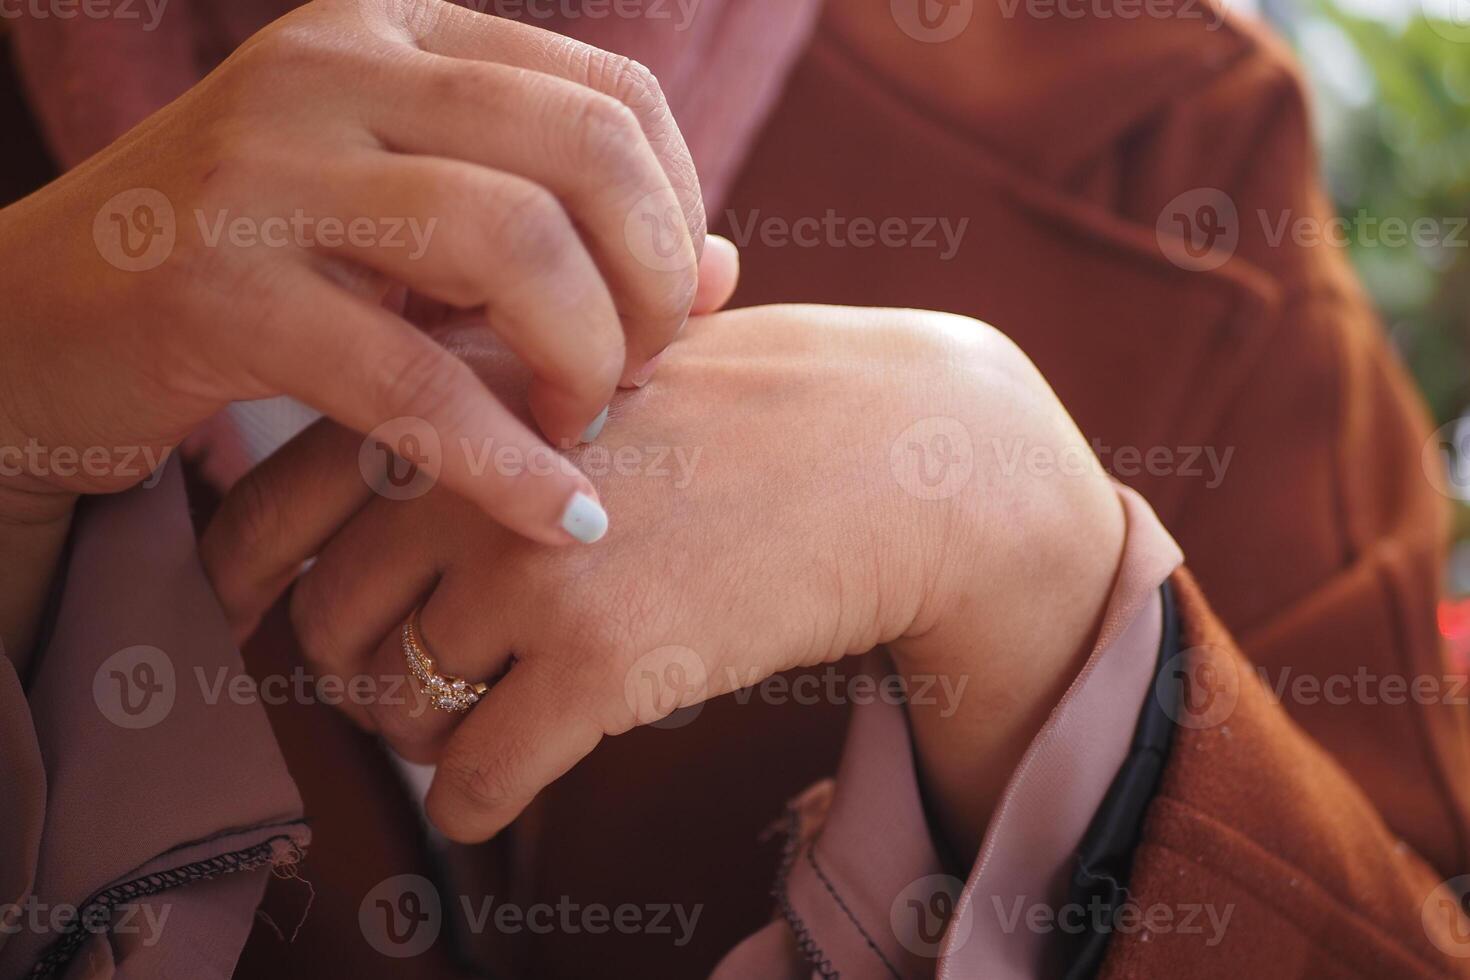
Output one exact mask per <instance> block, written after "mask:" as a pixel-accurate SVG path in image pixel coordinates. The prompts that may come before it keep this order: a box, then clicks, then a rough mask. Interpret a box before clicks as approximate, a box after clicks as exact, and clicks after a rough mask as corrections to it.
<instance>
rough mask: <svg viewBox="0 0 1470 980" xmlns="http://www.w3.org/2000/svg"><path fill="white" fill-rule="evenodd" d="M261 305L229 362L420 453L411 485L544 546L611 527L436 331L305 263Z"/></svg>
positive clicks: (280, 279)
mask: <svg viewBox="0 0 1470 980" xmlns="http://www.w3.org/2000/svg"><path fill="white" fill-rule="evenodd" d="M260 302H261V305H262V313H263V316H262V322H263V323H265V324H268V327H267V328H266V329H267V331H268V332H267V334H266V335H265V336H264V337H257V338H256V340H255V342H254V343H249V344H246V345H243V346H242V347H239V348H235V349H232V350H230V351H226V352H224V356H225V358H226V359H228V360H230V361H231V362H235V361H237V360H238V363H231V364H230V365H228V367H229V368H230V369H234V370H237V371H238V370H239V369H241V368H242V367H243V368H244V369H245V370H247V371H250V372H252V373H253V374H254V375H255V376H256V377H257V378H259V379H261V380H262V381H263V382H265V383H266V384H267V385H268V386H270V387H272V388H274V389H275V390H276V391H279V392H281V393H284V394H289V395H292V396H294V397H296V398H297V399H299V400H301V401H303V402H305V403H306V404H308V405H311V406H312V407H313V408H316V409H317V410H318V411H320V412H322V413H323V414H325V415H328V416H330V417H332V418H334V419H336V420H337V421H338V422H340V423H342V424H343V425H346V426H348V427H349V428H352V429H355V430H357V431H359V432H365V433H373V434H374V435H379V436H380V438H379V439H378V440H377V444H378V445H380V446H383V447H386V448H396V449H397V450H399V451H400V454H401V455H404V456H411V457H413V458H412V459H411V460H410V462H412V463H414V464H415V466H416V469H415V470H414V471H413V472H414V474H415V475H414V477H413V479H412V480H410V481H409V483H408V484H406V486H407V487H409V488H410V489H411V488H412V487H413V486H414V480H424V481H426V482H428V483H430V484H432V483H435V482H442V483H443V484H444V485H445V486H446V487H447V488H448V489H450V490H452V491H454V492H455V493H458V494H459V495H461V496H463V497H464V498H466V499H467V500H470V501H472V502H473V503H475V504H476V505H477V506H479V507H480V509H481V510H483V511H484V512H485V513H486V514H488V515H490V516H491V517H492V518H494V519H495V520H496V521H498V522H499V523H501V524H503V525H504V526H506V527H508V528H510V529H511V530H513V531H516V532H518V533H520V534H523V535H525V536H526V537H528V538H531V539H532V540H535V541H540V542H542V543H544V544H553V545H562V544H570V543H572V542H575V541H582V542H586V543H590V542H592V541H596V540H598V539H599V538H601V536H602V535H603V533H605V532H606V530H607V515H606V513H605V512H604V511H603V510H602V506H601V504H599V503H598V502H597V494H596V491H595V490H593V488H592V484H591V483H590V482H589V481H588V480H587V478H586V476H584V475H583V474H582V473H581V472H580V471H578V470H577V469H576V468H575V467H573V466H572V465H571V464H570V463H569V462H568V461H567V460H566V459H565V458H564V457H562V456H561V455H559V454H558V453H556V452H555V451H554V450H552V449H551V448H550V447H549V446H547V445H546V443H545V442H544V441H543V440H542V439H540V438H538V437H537V436H536V434H535V433H533V432H532V431H531V430H530V429H529V428H528V427H527V426H526V425H525V424H524V423H523V422H521V421H520V420H519V419H517V418H516V417H515V416H514V415H513V414H511V412H510V411H509V410H507V409H506V407H505V406H504V405H502V404H501V403H500V402H499V401H498V400H496V399H495V398H494V397H493V396H492V395H491V394H490V392H489V391H488V390H487V389H486V388H485V386H484V384H483V383H482V382H481V381H480V379H479V378H478V377H476V376H475V374H474V372H473V371H471V370H470V368H469V367H468V366H466V365H465V364H464V362H462V361H460V360H459V359H458V358H456V357H454V356H453V355H452V354H450V353H449V352H447V351H445V350H444V349H443V348H442V347H440V346H439V345H438V344H436V343H435V342H434V341H433V340H432V339H430V338H429V337H427V336H425V335H424V334H422V333H420V332H419V331H417V330H415V329H413V328H412V327H411V326H409V325H408V324H407V323H405V322H404V321H403V320H401V319H399V318H398V317H395V316H393V315H392V314H390V313H388V312H387V311H385V310H383V309H382V308H381V307H378V306H374V305H372V304H370V303H366V302H364V301H363V300H361V299H359V298H357V297H355V296H350V295H348V294H346V293H344V292H342V291H341V290H339V289H337V288H335V287H334V286H332V285H331V284H329V283H327V282H326V281H325V280H323V279H321V278H320V277H317V276H315V275H313V274H311V273H310V272H309V271H308V270H305V269H303V268H300V267H294V266H288V267H286V268H285V269H284V270H283V271H281V272H280V273H278V274H277V275H276V276H275V277H274V279H273V281H272V288H271V290H270V292H269V293H266V294H263V295H262V296H261V299H260ZM224 367H225V366H224V365H222V368H224ZM491 450H493V459H492V458H489V454H491ZM380 489H384V490H385V489H386V488H380ZM395 489H396V485H395Z"/></svg>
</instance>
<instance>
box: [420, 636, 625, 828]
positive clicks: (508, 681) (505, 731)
mask: <svg viewBox="0 0 1470 980" xmlns="http://www.w3.org/2000/svg"><path fill="white" fill-rule="evenodd" d="M590 703H591V702H590V701H589V698H588V692H582V691H578V690H576V689H575V688H574V687H572V686H571V685H569V683H568V681H567V680H566V677H565V675H563V673H562V672H561V671H559V670H558V669H557V668H555V667H551V666H550V665H548V664H545V663H541V662H537V661H534V660H525V661H521V662H519V663H517V664H516V666H515V667H514V668H512V669H511V671H510V672H509V673H507V674H506V675H505V678H504V679H503V680H501V681H500V682H499V683H498V684H496V686H495V687H493V688H491V689H490V692H489V693H488V694H486V695H485V697H484V698H482V699H481V700H480V703H479V704H477V705H475V707H474V708H472V709H471V710H470V713H469V715H468V716H467V717H466V718H465V720H464V722H463V723H462V724H460V725H459V727H458V728H456V729H455V731H454V732H453V734H452V735H451V736H450V738H449V741H448V744H447V745H446V746H445V748H444V751H443V753H442V754H441V755H440V757H439V769H438V772H437V773H436V774H435V776H434V782H433V785H432V786H431V787H430V788H429V796H428V799H427V801H426V808H427V811H428V815H429V819H430V820H431V821H433V823H434V825H435V826H436V827H438V828H439V830H440V831H441V832H443V834H444V835H445V836H446V837H448V838H449V839H451V840H455V841H460V842H462V843H475V842H479V841H483V840H488V839H489V838H491V837H493V836H495V834H497V833H499V832H500V830H501V829H502V828H504V827H505V826H506V825H507V824H509V823H510V822H511V821H512V820H514V819H515V818H516V816H517V815H518V814H519V813H520V812H521V811H522V810H524V809H525V808H526V805H527V804H528V803H530V802H531V800H532V799H533V798H534V797H535V795H536V794H537V793H539V792H540V791H541V790H542V789H543V788H544V787H545V786H547V785H548V784H550V783H551V782H553V781H554V780H556V779H557V778H559V777H560V776H562V775H564V774H565V773H566V772H567V771H568V770H570V769H571V768H572V767H573V766H574V765H576V764H577V763H578V762H579V761H581V760H582V759H583V758H584V757H586V756H587V755H588V753H590V752H591V751H592V750H593V749H595V748H596V747H597V744H598V742H600V741H601V740H602V735H603V727H602V726H601V725H600V724H599V723H598V721H597V719H596V716H595V713H594V712H592V711H590V710H588V708H587V705H589V704H590Z"/></svg>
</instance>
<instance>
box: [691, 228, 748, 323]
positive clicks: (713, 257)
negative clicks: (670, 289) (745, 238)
mask: <svg viewBox="0 0 1470 980" xmlns="http://www.w3.org/2000/svg"><path fill="white" fill-rule="evenodd" d="M739 283H740V250H739V249H738V248H736V247H735V243H734V242H732V241H730V239H728V238H721V237H720V236H719V235H709V236H707V237H706V238H705V240H704V254H703V255H701V256H700V259H699V291H698V292H696V293H695V294H694V307H693V308H692V309H691V310H690V311H689V312H690V313H691V314H693V315H695V316H700V315H703V314H705V313H714V312H716V311H717V310H719V309H720V308H721V307H722V306H724V305H725V304H726V303H728V302H730V297H731V296H733V295H735V287H736V286H737V285H739Z"/></svg>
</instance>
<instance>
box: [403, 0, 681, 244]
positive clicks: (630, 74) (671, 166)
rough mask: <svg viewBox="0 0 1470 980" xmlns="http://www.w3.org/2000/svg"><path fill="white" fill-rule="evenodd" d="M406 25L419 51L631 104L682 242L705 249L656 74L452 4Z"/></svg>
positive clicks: (678, 135)
mask: <svg viewBox="0 0 1470 980" xmlns="http://www.w3.org/2000/svg"><path fill="white" fill-rule="evenodd" d="M412 26H413V31H412V34H413V36H417V37H418V45H419V47H421V48H423V49H424V50H425V51H430V52H432V53H434V54H439V55H445V56H447V57H450V58H464V59H467V60H475V61H493V62H496V63H499V64H503V65H511V66H513V67H516V68H526V69H529V70H531V71H538V72H543V73H545V74H548V75H556V76H557V77H559V78H565V79H567V80H568V81H572V82H576V83H577V84H578V85H585V86H587V87H588V88H591V89H593V90H595V91H598V92H601V93H602V94H604V95H610V96H612V97H613V98H615V99H617V100H618V101H619V102H621V103H623V104H624V105H626V106H627V107H628V108H629V109H632V110H633V112H634V114H635V115H636V116H637V117H638V121H639V123H640V124H641V125H642V127H643V132H644V135H646V136H647V137H648V143H649V145H650V146H652V147H653V149H654V152H655V153H656V154H657V155H658V158H659V162H660V163H661V164H662V166H663V168H664V172H665V173H666V174H667V175H668V178H669V184H670V186H672V187H673V189H674V192H675V194H677V195H678V198H679V207H680V210H681V212H682V214H683V217H684V223H685V226H686V228H687V229H688V232H689V240H690V241H692V242H693V243H694V245H695V249H696V251H698V250H699V249H702V248H703V247H704V236H705V231H706V224H705V214H704V201H703V198H702V197H701V195H700V188H699V177H698V175H697V173H696V171H695V169H694V160H693V158H692V157H691V156H690V155H689V147H688V146H687V145H686V144H685V142H684V136H683V134H682V133H681V132H680V131H679V126H678V124H677V123H676V122H675V121H674V114H673V113H672V112H671V111H670V110H669V104H668V101H667V100H666V99H665V98H664V94H663V90H662V88H660V86H659V83H658V79H656V78H654V76H653V73H652V72H650V71H649V70H648V69H647V68H645V67H644V66H643V65H640V64H639V63H638V62H636V61H633V60H632V59H631V58H626V57H623V56H622V55H618V54H613V53H611V52H608V51H603V50H601V49H599V48H594V47H592V46H591V45H589V44H584V43H583V42H581V41H576V40H573V39H572V38H569V37H564V36H562V35H560V34H555V33H552V32H550V31H545V30H541V29H540V28H537V27H532V26H530V25H528V24H520V23H517V22H515V21H512V20H507V19H505V18H501V17H493V16H489V15H486V14H482V13H478V12H476V11H474V10H469V9H467V8H465V7H461V6H457V5H453V4H435V5H434V8H433V13H432V16H429V17H423V18H418V19H416V21H415V23H414V24H413V25H412Z"/></svg>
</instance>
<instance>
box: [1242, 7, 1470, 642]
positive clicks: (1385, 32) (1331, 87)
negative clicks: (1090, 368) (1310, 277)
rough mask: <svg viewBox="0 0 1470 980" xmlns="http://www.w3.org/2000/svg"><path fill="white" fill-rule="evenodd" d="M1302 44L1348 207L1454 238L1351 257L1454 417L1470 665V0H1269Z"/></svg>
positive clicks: (1454, 589) (1458, 552) (1331, 175)
mask: <svg viewBox="0 0 1470 980" xmlns="http://www.w3.org/2000/svg"><path fill="white" fill-rule="evenodd" d="M1253 6H1254V7H1255V9H1256V12H1257V13H1258V14H1259V15H1260V16H1261V17H1263V18H1265V19H1266V20H1268V21H1270V22H1271V23H1272V24H1274V25H1275V26H1276V28H1277V29H1278V30H1279V31H1280V32H1281V33H1282V34H1283V35H1284V36H1285V37H1286V38H1287V39H1288V40H1289V41H1290V42H1291V43H1292V45H1293V46H1294V47H1295V48H1296V50H1297V54H1298V57H1299V58H1300V60H1301V62H1302V64H1303V65H1304V67H1305V68H1306V71H1307V75H1308V80H1309V83H1310V84H1311V86H1312V88H1313V90H1314V91H1313V95H1314V97H1315V103H1316V125H1317V138H1318V141H1319V144H1320V146H1321V152H1322V161H1323V166H1324V168H1325V170H1326V173H1327V179H1328V185H1329V188H1330V190H1331V192H1332V194H1333V197H1334V199H1335V201H1336V204H1337V208H1338V212H1339V214H1341V215H1342V216H1343V217H1344V218H1351V219H1354V220H1363V219H1366V220H1369V221H1372V220H1376V221H1378V222H1382V221H1383V220H1384V219H1390V218H1392V219H1397V220H1399V221H1407V222H1410V223H1412V222H1413V221H1414V220H1415V219H1416V218H1421V217H1427V218H1430V219H1432V220H1433V221H1434V222H1436V223H1437V224H1438V226H1439V227H1440V229H1441V230H1442V232H1443V234H1441V235H1440V236H1438V237H1440V238H1443V239H1444V240H1443V241H1442V242H1440V243H1438V244H1436V245H1432V246H1429V247H1423V246H1420V245H1414V244H1406V245H1403V246H1400V247H1390V246H1389V245H1387V244H1386V243H1384V242H1382V241H1379V240H1378V239H1377V236H1371V235H1353V236H1351V239H1352V241H1351V244H1350V245H1349V246H1348V248H1349V251H1350V254H1351V258H1352V261H1353V264H1354V265H1355V266H1356V268H1357V270H1358V274H1359V275H1360V276H1361V277H1362V280H1363V282H1364V284H1365V285H1366V286H1367V288H1368V290H1369V291H1370V292H1371V293H1372V294H1373V297H1374V299H1375V300H1376V302H1377V304H1378V309H1379V311H1380V312H1381V314H1382V316H1383V320H1384V324H1385V326H1386V327H1387V329H1388V331H1389V333H1390V335H1391V336H1392V337H1393V339H1394V342H1395V343H1396V345H1397V347H1398V349H1399V351H1400V352H1401V353H1402V355H1403V358H1404V360H1405V362H1406V363H1407V364H1408V366H1409V368H1410V370H1411V371H1412V372H1413V374H1414V376H1415V377H1416V378H1417V379H1418V382H1419V385H1420V387H1421V388H1422V389H1423V391H1424V395H1425V397H1426V398H1427V399H1428V401H1429V405H1430V408H1431V410H1432V411H1433V412H1434V415H1435V419H1436V424H1437V425H1442V426H1445V428H1444V429H1443V430H1442V433H1441V434H1442V436H1443V438H1442V439H1441V440H1440V446H1441V451H1442V453H1443V455H1444V456H1445V463H1446V465H1447V466H1448V467H1449V473H1450V478H1449V480H1448V481H1447V484H1446V486H1447V488H1448V490H1449V493H1450V495H1451V496H1452V497H1454V498H1456V500H1455V514H1456V520H1455V525H1456V527H1455V537H1456V546H1455V551H1454V553H1453V556H1452V559H1451V561H1450V567H1449V569H1448V571H1447V577H1448V584H1449V588H1450V593H1451V595H1452V597H1455V598H1458V599H1460V600H1462V601H1458V602H1457V601H1454V599H1452V600H1451V601H1449V602H1447V603H1446V604H1445V607H1444V609H1443V610H1442V613H1441V616H1440V620H1441V628H1442V629H1443V631H1444V632H1445V633H1446V634H1447V635H1448V636H1449V637H1450V638H1451V640H1452V641H1453V645H1454V646H1455V647H1456V648H1458V650H1459V651H1460V653H1461V656H1462V658H1464V659H1463V660H1462V664H1463V663H1465V662H1470V602H1464V601H1463V600H1464V599H1465V598H1466V597H1470V229H1463V228H1462V229H1461V230H1459V232H1458V233H1457V234H1454V232H1455V228H1456V224H1457V223H1458V222H1459V221H1461V220H1464V219H1466V218H1470V0H1259V2H1258V3H1256V4H1254V5H1253Z"/></svg>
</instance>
